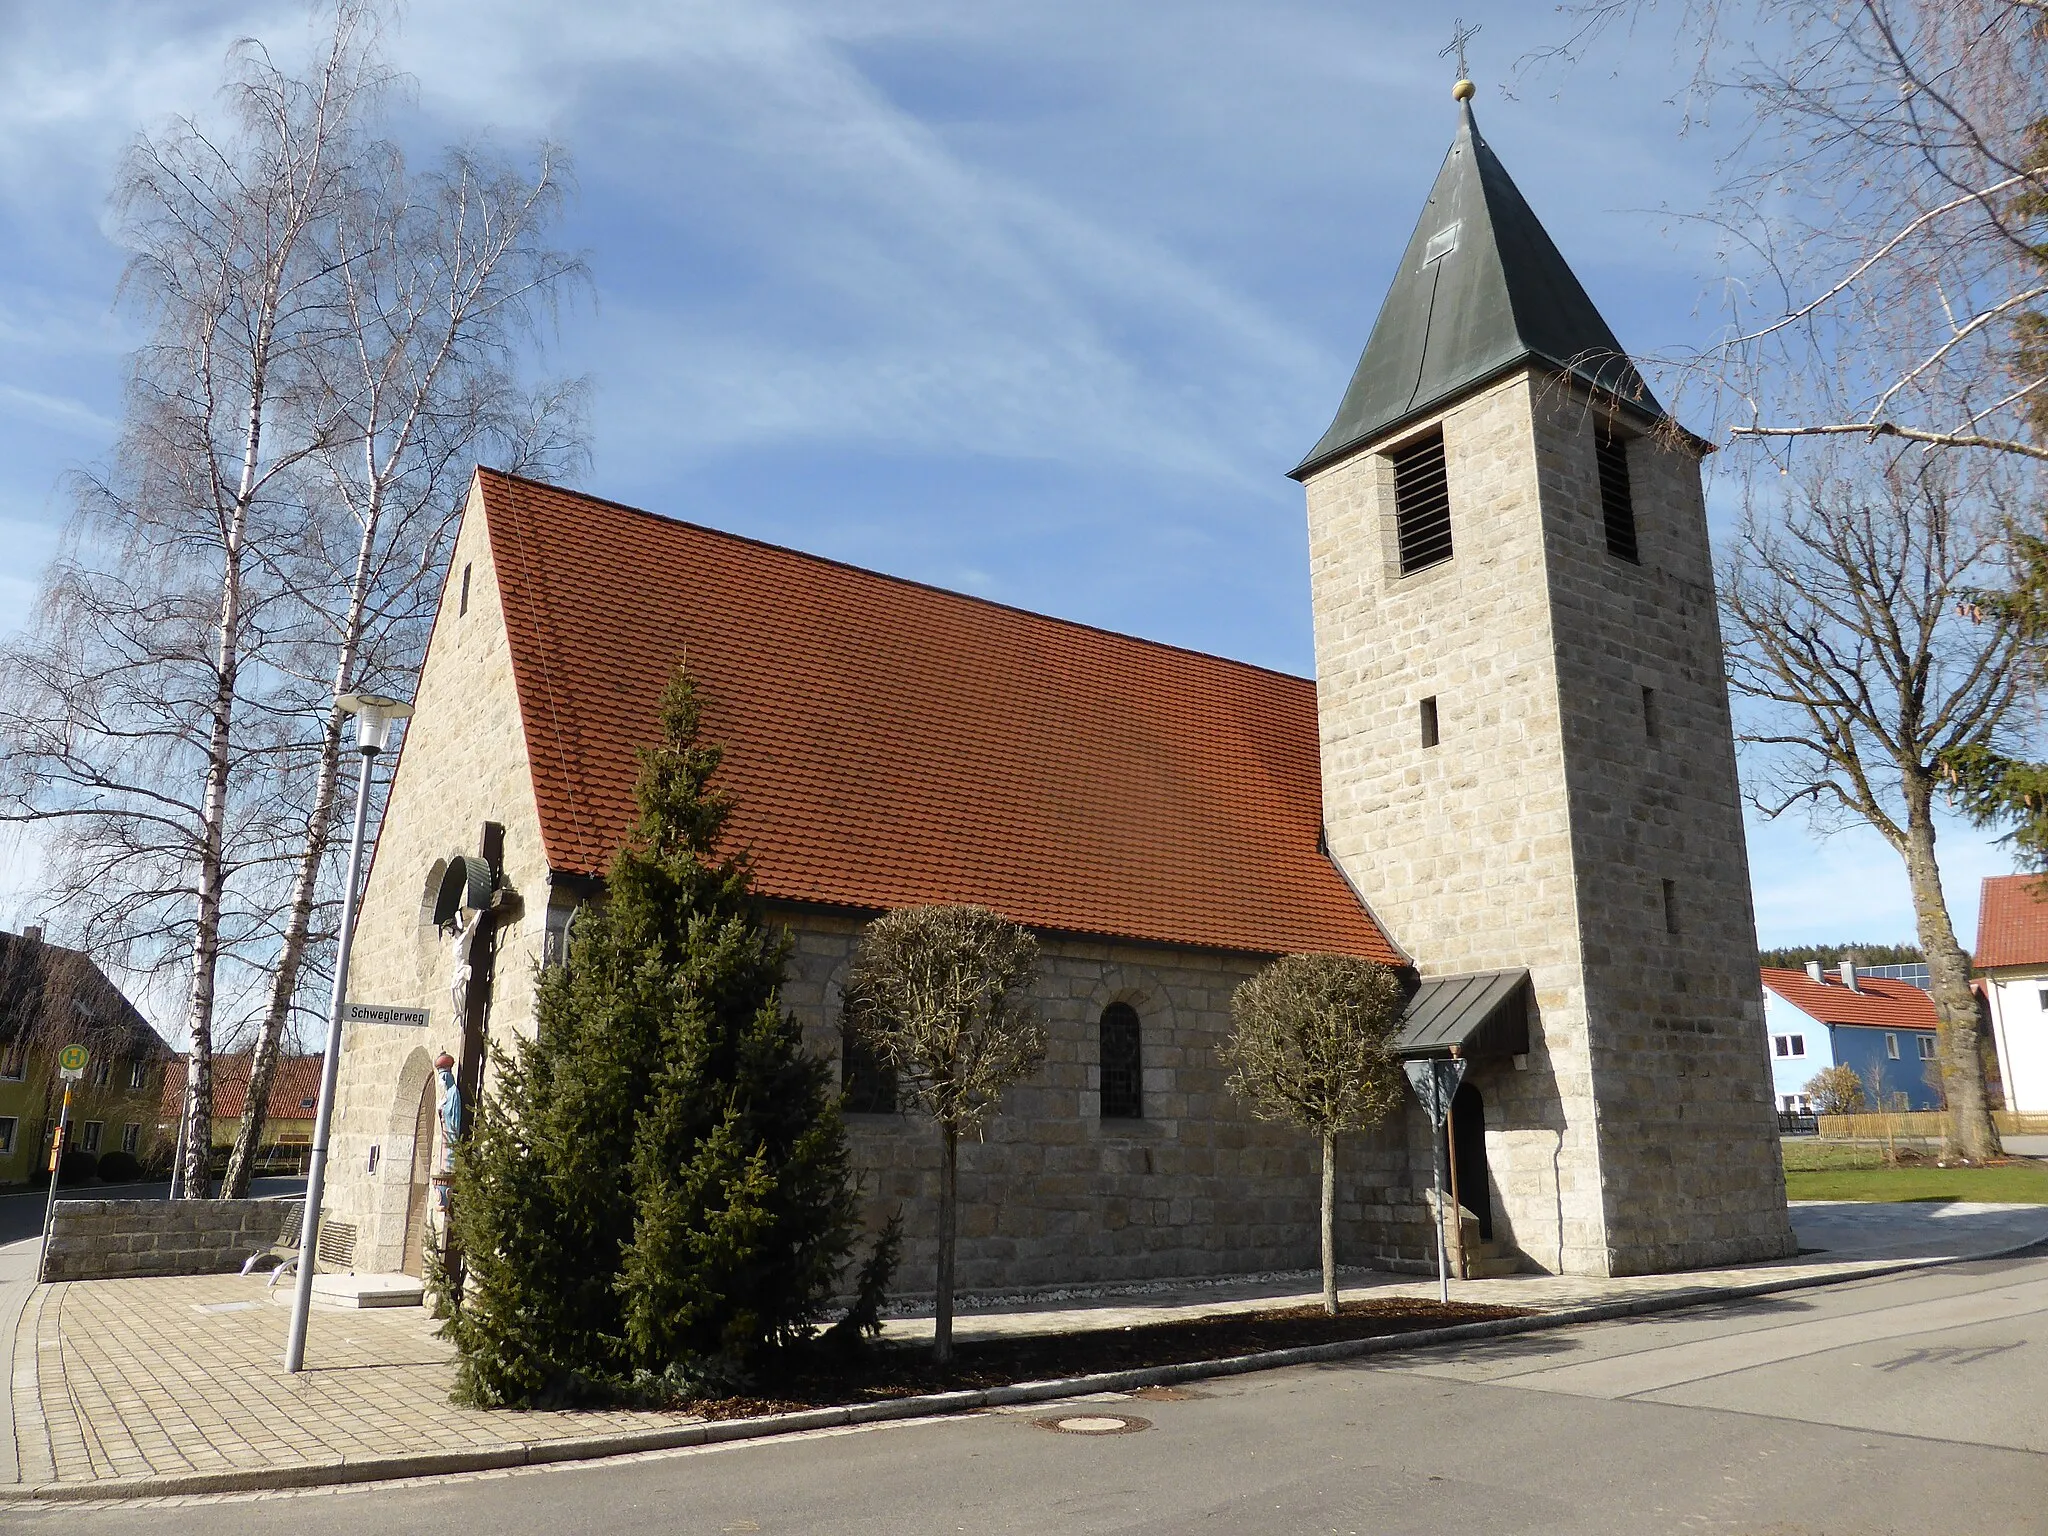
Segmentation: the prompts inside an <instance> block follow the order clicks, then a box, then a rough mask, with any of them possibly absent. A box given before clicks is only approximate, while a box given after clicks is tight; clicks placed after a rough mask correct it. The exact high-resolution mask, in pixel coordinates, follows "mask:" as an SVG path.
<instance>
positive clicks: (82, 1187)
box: [0, 1178, 306, 1244]
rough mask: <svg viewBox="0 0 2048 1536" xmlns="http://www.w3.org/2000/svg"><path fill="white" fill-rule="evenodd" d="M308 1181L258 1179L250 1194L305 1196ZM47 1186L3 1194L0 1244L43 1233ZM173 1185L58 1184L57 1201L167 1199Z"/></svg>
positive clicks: (0, 1202) (297, 1179) (0, 1210)
mask: <svg viewBox="0 0 2048 1536" xmlns="http://www.w3.org/2000/svg"><path fill="white" fill-rule="evenodd" d="M305 1192H306V1181H305V1180H304V1179H302V1178H290V1179H255V1180H252V1181H251V1184H250V1193H251V1194H255V1195H303V1194H304V1193H305ZM49 1195H50V1192H49V1190H48V1189H47V1188H44V1189H37V1190H29V1191H25V1192H24V1193H21V1194H18V1195H0V1244H7V1243H18V1242H20V1241H21V1240H22V1239H23V1238H27V1237H41V1236H42V1235H43V1202H44V1201H46V1200H47V1199H48V1198H49ZM170 1196H171V1186H170V1185H169V1184H168V1183H163V1184H70V1185H67V1184H60V1185H58V1186H57V1200H58V1203H59V1204H62V1203H63V1202H64V1201H66V1200H168V1199H169V1198H170Z"/></svg>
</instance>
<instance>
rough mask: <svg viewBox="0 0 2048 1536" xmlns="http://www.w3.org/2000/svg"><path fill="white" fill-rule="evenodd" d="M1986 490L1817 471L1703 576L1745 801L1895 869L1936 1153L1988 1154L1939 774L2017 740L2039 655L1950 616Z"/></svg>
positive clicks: (1982, 525) (1974, 481)
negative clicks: (1951, 904) (1944, 865)
mask: <svg viewBox="0 0 2048 1536" xmlns="http://www.w3.org/2000/svg"><path fill="white" fill-rule="evenodd" d="M2005 489H2006V487H2005V486H2004V485H2003V484H2002V483H2001V481H2000V478H1999V477H1998V476H1997V475H1995V474H1990V473H1977V474H1972V475H1970V476H1968V477H1967V478H1965V477H1964V476H1963V474H1962V470H1961V467H1959V466H1943V465H1937V464H1928V463H1924V462H1922V463H1919V464H1916V465H1910V466H1899V465H1896V464H1892V465H1886V464H1884V463H1881V462H1880V463H1877V464H1875V465H1873V464H1872V463H1871V461H1870V459H1868V458H1854V457H1850V456H1847V455H1835V456H1831V461H1830V463H1829V464H1827V465H1826V466H1825V467H1823V466H1820V465H1816V466H1814V467H1813V468H1812V469H1811V470H1810V471H1809V472H1808V473H1806V474H1805V475H1803V476H1802V477H1800V478H1799V479H1798V480H1797V481H1795V482H1792V483H1791V485H1790V489H1789V491H1788V495H1787V501H1788V505H1787V507H1786V508H1785V510H1784V511H1783V512H1782V513H1780V512H1778V511H1776V510H1775V509H1757V508H1752V510H1751V511H1750V513H1749V514H1748V515H1747V516H1746V517H1745V518H1744V519H1743V522H1742V525H1741V528H1740V530H1739V532H1738V534H1737V536H1736V539H1735V541H1734V544H1733V547H1732V549H1731V550H1730V551H1729V553H1728V556H1727V558H1726V560H1725V561H1724V563H1723V568H1722V571H1721V573H1720V592H1721V613H1722V621H1723V627H1724V629H1725V631H1726V639H1727V644H1728V668H1729V683H1730V686H1731V688H1732V689H1733V690H1734V692H1735V694H1736V695H1737V696H1738V697H1739V698H1741V699H1742V700H1744V701H1746V705H1747V708H1746V709H1745V710H1744V712H1743V714H1744V720H1745V723H1744V726H1743V729H1742V731H1741V734H1740V740H1741V741H1742V743H1743V745H1744V752H1745V757H1746V759H1747V763H1746V766H1747V769H1748V773H1747V781H1748V788H1747V792H1748V795H1749V798H1750V800H1751V802H1752V803H1753V804H1754V805H1755V806H1756V807H1757V809H1758V810H1759V811H1761V812H1762V813H1763V814H1764V815H1765V816H1767V817H1775V816H1779V815H1783V814H1784V813H1786V812H1787V811H1790V810H1793V809H1795V808H1804V809H1807V810H1809V811H1810V812H1812V813H1813V814H1814V816H1815V817H1816V819H1817V823H1818V825H1819V826H1820V827H1821V828H1822V829H1823V830H1826V829H1830V828H1833V827H1837V826H1840V825H1844V824H1854V823H1861V824H1863V825H1867V826H1869V827H1871V828H1872V829H1873V830H1875V831H1876V832H1877V833H1878V835H1879V836H1880V837H1882V838H1883V839H1884V840H1885V842H1886V843H1888V844H1889V845H1890V846H1891V847H1892V849H1893V850H1894V851H1895V852H1896V853H1897V854H1898V855H1899V857H1900V859H1901V860H1902V861H1903V863H1904V865H1905V869H1906V879H1907V884H1908V886H1909V888H1910V890H1911V893H1912V900H1913V914H1914V921H1915V926H1916V928H1917V930H1918V937H1919V941H1920V948H1921V950H1922V951H1923V953H1924V954H1925V955H1926V957H1927V966H1928V972H1929V975H1930V978H1931V980H1932V983H1933V997H1934V1005H1935V1011H1936V1014H1937V1015H1938V1018H1939V1021H1940V1030H1941V1059H1942V1081H1943V1084H1944V1086H1945V1091H1946V1097H1947V1100H1948V1105H1949V1125H1948V1139H1949V1144H1950V1148H1951V1152H1952V1154H1954V1155H1958V1156H1961V1157H1965V1158H1968V1159H1970V1160H1972V1161H1976V1160H1979V1159H1982V1158H1985V1157H1989V1156H1992V1155H1994V1154H1995V1153H1996V1151H1997V1148H1998V1141H1997V1133H1996V1131H1995V1129H1994V1128H1993V1126H1992V1122H1991V1115H1990V1110H1989V1107H1988V1104H1987V1101H1986V1094H1985V1087H1984V1072H1983V1063H1982V1059H1981V1052H1980V1048H1979V1034H1980V1026H1979V1020H1978V1013H1977V1008H1976V1002H1975V999H1974V998H1973V997H1972V995H1971V992H1970V983H1969V958H1968V956H1967V955H1966V954H1965V953H1964V952H1963V948H1962V945H1961V944H1960V942H1959V941H1958V940H1957V938H1956V932H1955V925H1954V923H1953V922H1952V921H1951V919H1950V916H1949V908H1948V900H1947V897H1946V895H1945V893H1944V891H1943V888H1942V879H1941V868H1940V865H1939V863H1938V861H1937V859H1936V827H1935V820H1934V813H1935V807H1936V801H1937V799H1938V797H1939V796H1940V795H1941V794H1942V792H1943V787H1944V781H1945V777H1946V775H1947V770H1946V768H1945V763H1946V761H1947V760H1948V758H1949V757H1950V756H1951V755H1952V754H1954V753H1956V752H1958V751H1963V750H1966V749H1996V748H1999V747H2001V746H2003V745H2006V744H2008V743H2010V742H2012V741H2013V740H2014V739H2015V738H2016V737H2017V736H2018V735H2019V733H2020V731H2021V728H2022V726H2023V725H2024V724H2025V718H2024V712H2023V710H2022V708H2021V706H2022V704H2023V703H2024V701H2025V699H2026V697H2027V685H2028V682H2029V680H2030V677H2031V674H2032V671H2033V669H2034V668H2035V667H2036V666H2038V663H2039V649H2038V648H2039V644H2040V642H2039V640H2038V639H2037V638H2036V637H2035V636H2033V635H2032V634H2030V633H2029V632H2028V631H2027V630H2026V629H2025V628H2024V627H2023V626H2020V625H2017V624H2014V623H2011V622H2008V621H2006V620H2003V619H2000V618H1997V617H1992V618H1988V619H1986V620H1985V621H1983V622H1973V621H1972V620H1971V618H1970V617H1969V616H1967V615H1966V614H1965V613H1963V612H1961V611H1960V610H1959V605H1960V604H1961V603H1962V601H1963V599H1964V598H1965V597H1966V596H1967V594H1968V593H1969V592H1971V591H1972V590H1973V588H1974V587H1975V586H1976V584H1978V583H1979V582H1981V581H1982V580H1983V579H1984V578H1985V577H1986V575H1987V574H1989V573H1992V572H1995V571H1996V569H1997V567H1998V563H1999V560H2000V557H2001V555H2002V552H2003V548H2004V545H2003V540H2002V530H2003V525H2004V521H2005V515H2004V514H2005V512H2006V508H2005V507H2004V506H2002V505H2001V501H2002V492H2003V491H2004V490H2005Z"/></svg>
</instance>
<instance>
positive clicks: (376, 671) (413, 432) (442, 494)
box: [223, 145, 584, 1197]
mask: <svg viewBox="0 0 2048 1536" xmlns="http://www.w3.org/2000/svg"><path fill="white" fill-rule="evenodd" d="M562 174H563V165H562V162H561V158H560V156H559V153H558V152H556V151H553V150H551V149H548V148H546V147H543V149H542V151H541V153H540V156H539V160H538V163H537V165H536V166H535V168H534V170H533V171H532V173H531V174H530V175H522V174H520V173H519V172H516V171H514V170H513V169H512V168H511V167H509V166H508V165H505V164H503V163H499V162H496V161H494V160H491V159H489V158H487V157H484V156H483V155H481V154H480V153H478V152H475V151H467V150H457V151H452V152H450V153H449V154H448V155H447V156H446V157H445V159H444V161H443V163H442V164H440V165H439V166H437V167H435V168H434V169H433V170H431V171H430V172H428V173H427V174H425V175H420V176H410V175H408V173H407V168H406V165H405V162H404V159H403V157H402V155H401V154H400V152H399V151H398V150H397V149H396V148H395V147H393V146H390V145H375V146H371V147H370V149H369V151H368V152H367V153H366V154H365V155H364V156H363V157H362V160H361V162H360V163H359V164H358V166H357V167H355V168H354V175H353V176H352V178H351V180H352V185H351V188H350V195H349V197H348V198H347V199H345V200H344V202H343V205H342V208H341V211H340V212H339V214H338V216H337V217H336V218H335V219H334V221H333V222H332V224H331V225H330V226H328V227H327V228H325V229H323V231H322V237H323V242H324V243H326V244H327V245H328V248H329V249H328V260H327V262H326V267H327V270H329V271H330V272H332V273H333V274H334V285H335V294H334V301H335V315H336V320H337V344H336V345H334V346H333V347H331V348H328V349H325V350H324V351H323V352H322V353H321V354H320V356H319V358H318V365H319V378H320V388H321V392H322V397H323V404H324V410H323V415H324V416H325V418H326V420H327V422H328V424H329V425H328V433H327V436H326V439H325V440H324V441H323V442H322V444H321V445H320V447H319V449H318V451H317V452H316V453H315V454H314V455H313V458H312V460H311V462H310V463H309V464H308V465H306V466H303V467H302V472H301V474H300V475H299V476H298V477H297V478H298V481H299V483H300V485H301V486H302V487H303V490H304V505H305V506H306V508H307V512H308V516H307V520H306V525H305V527H304V528H303V529H302V530H300V531H299V532H298V534H297V535H296V536H290V537H283V538H280V539H279V540H278V541H277V544H276V547H275V548H274V549H272V550H270V551H267V552H266V553H267V556H268V558H269V559H270V560H271V562H272V563H273V566H274V571H273V575H274V578H275V580H276V584H277V586H278V587H279V588H280V590H282V591H284V592H287V593H289V594H290V595H291V599H292V601H293V603H294V604H295V605H296V606H297V608H298V609H299V610H300V611H301V623H302V626H303V629H304V633H303V634H302V636H301V637H300V639H301V644H300V645H299V646H297V647H296V648H295V653H296V657H298V658H303V660H304V661H305V662H306V663H308V665H307V666H306V668H305V671H304V675H303V676H301V677H300V678H298V679H297V681H298V683H299V684H300V686H299V688H298V689H297V690H296V693H297V697H296V699H295V701H294V702H295V703H296V705H297V707H296V709H295V710H292V709H288V710H287V718H288V719H289V720H290V723H291V725H292V726H294V727H296V728H297V736H298V741H297V745H299V746H300V747H301V748H302V749H303V751H304V752H305V754H306V755H307V756H308V757H310V760H311V764H310V766H311V782H310V785H309V787H308V788H309V793H308V795H307V796H306V797H305V798H303V799H300V800H298V801H297V802H296V803H297V804H299V805H300V806H302V807H303V810H304V818H303V825H302V827H300V828H298V830H297V837H296V849H295V852H294V854H293V863H294V867H293V870H292V878H291V889H290V895H289V898H288V901H287V903H286V905H285V907H284V913H285V921H284V928H283V932H282V934H281V935H280V936H279V940H278V951H277V956H276V959H275V962H274V969H273V970H272V973H271V977H270V987H269V1002H268V1006H267V1007H266V1009H265V1010H264V1014H263V1018H262V1022H261V1025H260V1027H259V1028H258V1030H257V1035H256V1041H255V1046H254V1052H253V1059H252V1060H251V1062H250V1080H249V1091H248V1093H247V1094H246V1095H245V1096H244V1099H243V1109H242V1120H241V1124H240V1126H239V1127H238V1128H237V1131H236V1137H235V1145H234V1150H233V1153H232V1155H231V1156H230V1158H229V1162H228V1171H227V1179H226V1183H225V1185H224V1186H223V1193H224V1194H225V1195H227V1196H229V1197H235V1196H239V1195H241V1194H244V1193H245V1192H246V1191H247V1189H248V1183H249V1178H250V1175H251V1173H252V1171H253V1169H254V1166H255V1161H256V1158H257V1155H258V1153H259V1152H260V1150H261V1148H262V1138H263V1128H264V1119H265V1114H266V1111H267V1108H268V1096H269V1090H270V1084H271V1080H272V1078H273V1076H274V1075H275V1072H276V1067H277V1060H278V1056H279V1053H280V1049H281V1047H282V1044H283V1042H284V1039H285V1035H286V1026H287V1023H288V1021H289V1019H290V1017H291V1013H292V1009H293V1006H294V1002H295V999H296V998H297V996H298V992H299V987H300V983H301V979H302V972H303V971H304V969H305V966H306V962H307V958H308V956H309V954H310V953H311V952H313V951H314V950H315V948H316V947H324V945H325V943H326V941H328V940H329V939H330V938H331V932H330V931H329V930H328V929H327V928H326V927H325V926H322V925H317V924H316V922H315V916H316V902H317V899H318V897H319V895H320V893H321V890H322V887H323V883H325V884H328V885H331V883H332V879H333V875H334V871H333V869H332V868H331V867H330V865H331V862H332V861H331V859H330V854H331V852H332V843H333V831H334V813H335V787H336V784H337V783H338V781H339V777H340V769H341V758H342V725H343V717H342V716H341V714H340V712H339V711H338V710H336V709H335V707H334V704H333V700H334V698H335V696H336V695H338V694H342V693H347V692H351V691H354V690H357V689H364V688H368V689H372V690H377V691H389V690H392V689H396V690H397V691H399V692H400V693H409V692H410V689H411V682H412V679H413V678H414V677H415V676H416V675H417V672H418V668H419V665H420V662H421V660H422V658H423V657H424V655H425V650H426V640H427V634H428V629H429V627H430V625H431V621H432V615H433V611H434V606H435V603H436V602H437V600H438V598H439V594H440V587H441V582H442V578H443V575H444V573H445V567H446V559H447V550H448V547H449V544H450V541H451V538H452V534H453V530H454V528H455V525H456V523H457V521H458V519H459V516H460V513H461V507H462V489H463V486H464V485H465V484H466V482H467V480H468V477H469V473H470V469H471V466H472V465H473V464H474V463H475V461H476V459H477V457H478V455H479V453H480V452H482V451H484V450H487V449H488V450H489V451H491V452H492V453H493V455H494V457H495V458H496V460H497V462H498V463H499V464H501V465H503V466H504V467H506V468H507V469H509V470H511V471H512V472H514V473H523V474H528V475H535V476H537V477H540V478H547V479H554V478H558V477H560V476H561V475H562V474H564V473H565V472H569V471H572V470H573V469H574V468H576V467H577V465H578V464H579V463H580V461H581V459H582V456H583V451H584V450H583V436H582V417H581V410H580V406H581V389H580V385H579V384H578V383H576V382H574V381H571V382H568V383H557V384H554V385H550V386H546V387H543V388H542V389H540V390H539V391H537V392H534V393H530V394H529V393H528V392H527V391H526V390H525V389H523V388H522V387H521V385H520V382H519V378H518V364H519V361H520V356H519V354H520V350H521V343H522V342H523V341H524V340H525V339H526V338H527V337H528V336H529V334H530V332H531V327H532V324H533V322H534V320H535V319H536V318H537V315H538V314H539V313H540V312H544V311H547V310H549V309H550V308H551V307H552V305H553V304H554V302H555V300H556V299H557V297H558V296H559V294H560V292H561V290H562V288H563V287H564V285H565V284H567V283H569V282H571V281H572V280H574V279H576V278H578V277H579V276H580V275H581V272H582V268H581V264H580V263H579V262H578V261H577V260H576V259H575V258H574V257H572V256H569V255H567V254H565V253H563V252H561V251H557V250H554V249H551V248H550V247H549V246H548V245H547V244H546V236H547V234H548V232H549V229H550V227H551V226H552V224H553V223H554V222H555V219H556V217H557V215H558V213H559V210H560V205H561V198H562ZM322 661H324V662H325V665H324V666H322V665H320V663H321V662H322Z"/></svg>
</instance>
